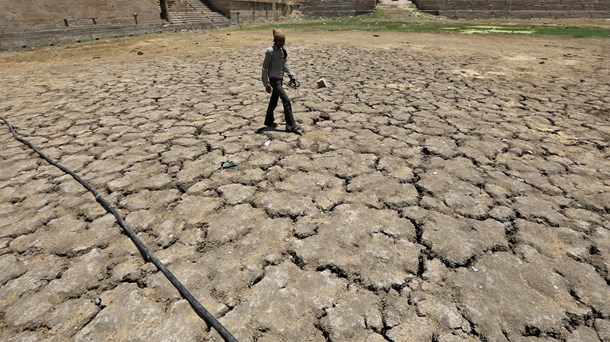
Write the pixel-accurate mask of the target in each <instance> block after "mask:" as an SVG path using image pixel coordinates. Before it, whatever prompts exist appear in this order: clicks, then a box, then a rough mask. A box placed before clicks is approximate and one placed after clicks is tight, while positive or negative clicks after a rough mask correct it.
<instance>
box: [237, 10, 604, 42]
mask: <svg viewBox="0 0 610 342" xmlns="http://www.w3.org/2000/svg"><path fill="white" fill-rule="evenodd" d="M276 27H283V28H287V29H291V30H295V31H308V30H322V31H373V32H380V31H394V32H432V33H434V32H456V33H465V34H519V35H550V36H563V37H574V38H587V37H591V38H610V29H609V28H603V27H589V26H586V27H585V26H583V27H580V26H561V25H514V24H501V23H498V24H489V23H486V24H478V23H469V22H462V21H457V20H450V19H443V20H440V19H438V18H436V17H433V16H430V15H427V14H420V13H419V12H417V11H413V10H391V11H388V10H377V11H375V12H373V13H370V14H366V15H360V16H351V17H336V18H323V19H319V18H318V19H306V20H302V21H277V22H273V23H269V22H267V23H252V24H247V25H244V26H242V28H241V29H243V30H253V29H257V30H258V29H271V28H276Z"/></svg>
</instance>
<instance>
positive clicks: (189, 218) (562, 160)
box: [0, 31, 610, 342]
mask: <svg viewBox="0 0 610 342" xmlns="http://www.w3.org/2000/svg"><path fill="white" fill-rule="evenodd" d="M288 37H289V39H288V46H287V47H288V49H289V53H290V54H289V58H290V61H291V63H292V68H293V69H294V70H295V72H296V73H297V75H298V76H299V79H300V82H301V84H302V87H301V88H300V90H299V94H298V95H299V96H297V93H296V92H294V91H290V95H291V96H292V97H293V98H294V104H293V108H294V110H295V116H296V118H297V120H298V121H299V122H300V123H301V125H302V127H303V128H304V134H303V135H296V134H289V133H286V132H283V131H282V130H281V129H279V130H264V129H261V126H262V122H263V116H264V111H265V108H266V102H267V100H268V94H266V93H265V92H264V89H263V87H262V85H261V84H260V81H259V70H260V65H261V62H262V56H263V51H264V49H265V47H266V46H267V45H268V44H269V43H270V41H271V39H270V33H269V32H264V33H261V32H254V33H253V32H249V33H240V32H234V33H232V34H231V35H226V33H225V32H222V31H216V32H213V33H206V34H174V35H169V36H159V37H156V38H153V37H147V38H145V39H140V40H136V39H132V40H120V41H117V42H114V43H113V42H109V43H101V42H100V43H99V44H91V45H88V46H83V47H80V48H75V47H65V48H52V49H44V50H40V51H36V52H34V53H29V52H22V53H10V54H9V53H6V54H3V55H0V74H1V75H2V77H1V78H0V96H1V97H2V99H3V101H2V104H1V107H0V108H1V109H2V113H1V114H2V116H4V117H6V118H7V119H8V120H9V121H10V122H11V123H12V124H13V125H14V126H15V127H16V129H17V132H18V133H19V134H20V135H21V136H23V137H25V138H27V139H29V140H30V141H31V142H32V143H34V144H36V145H37V146H39V147H40V148H41V149H42V150H43V151H44V152H45V153H47V154H48V155H49V156H51V157H53V158H55V159H56V160H58V161H59V162H61V163H62V164H63V165H65V166H67V167H69V168H70V169H72V170H73V171H75V172H77V173H78V174H80V175H82V177H83V178H84V179H85V180H86V181H87V182H89V183H90V184H92V185H93V186H94V187H95V188H96V189H97V190H98V191H99V192H100V193H101V194H102V195H103V196H105V198H106V199H107V200H108V201H110V203H112V205H114V206H115V207H116V208H118V210H119V211H120V213H121V214H122V215H123V217H124V218H125V219H126V222H127V224H128V225H129V226H130V227H132V228H133V229H134V230H135V231H136V232H137V234H138V235H139V236H140V237H141V238H142V239H143V240H144V241H145V242H146V243H147V245H148V246H149V248H150V249H151V250H153V251H154V252H155V254H156V255H157V256H158V257H159V258H160V259H161V260H162V261H163V262H164V263H165V264H166V265H167V266H168V267H169V268H170V270H172V272H174V274H175V275H176V276H177V277H178V279H179V280H180V281H182V282H183V283H184V284H185V285H186V286H187V288H189V290H190V291H191V292H192V293H193V295H194V296H195V297H196V298H197V299H198V300H199V301H200V302H201V303H202V304H203V305H204V306H205V307H206V308H207V309H208V310H210V311H211V312H212V313H213V314H214V315H215V316H216V317H218V318H219V320H220V321H221V322H222V323H223V325H224V326H225V327H226V328H227V329H228V330H229V331H231V332H232V333H233V334H234V335H235V336H236V337H237V338H238V340H239V341H431V340H434V341H441V342H450V341H528V342H535V341H555V340H557V341H610V300H608V299H609V298H610V286H609V281H610V278H609V274H608V270H609V265H610V214H609V210H610V155H609V153H610V150H609V142H610V122H609V121H608V120H609V119H608V113H609V108H610V105H609V102H608V101H609V98H608V94H609V93H610V85H609V84H608V80H609V79H610V74H609V71H608V68H607V67H605V64H604V62H605V61H607V56H608V52H609V51H608V44H607V41H606V40H595V39H590V40H586V41H585V40H572V39H544V38H520V37H519V38H514V37H493V38H487V37H473V36H460V35H417V34H390V33H381V34H376V35H375V36H373V34H371V33H362V32H351V33H349V32H348V33H324V34H320V33H300V34H294V33H291V32H289V35H288ZM481 47H485V48H486V49H481ZM321 77H324V78H326V79H327V80H328V83H329V87H328V88H324V89H317V88H316V87H315V81H316V80H318V79H319V78H321ZM280 107H281V106H280ZM277 117H278V122H279V123H280V124H281V123H282V121H283V120H282V115H281V109H280V108H278V110H277ZM281 127H282V126H281V125H280V128H281ZM0 145H1V146H2V149H1V150H0V213H1V217H2V220H1V221H0V269H2V272H1V273H0V340H2V341H7V342H16V341H66V340H70V341H126V340H142V341H170V340H172V341H198V340H203V339H209V340H212V341H218V340H219V337H218V335H217V334H216V333H215V332H213V331H212V332H210V331H209V330H208V328H207V327H206V325H205V324H204V323H203V321H202V320H200V319H199V318H198V317H197V316H196V315H195V313H194V312H193V311H192V310H191V308H190V307H189V305H188V304H187V303H186V302H185V301H184V300H183V299H181V298H180V296H179V295H178V292H177V291H176V290H175V289H174V288H173V287H172V286H171V285H170V283H169V282H168V281H167V280H166V279H165V278H164V276H163V275H162V274H161V273H160V272H159V271H157V270H156V268H155V267H154V266H153V265H152V264H150V263H146V262H145V261H144V260H143V259H142V258H141V256H140V254H139V253H138V251H137V249H136V248H135V247H134V245H133V244H132V243H131V242H130V240H129V239H128V238H127V237H126V236H125V235H123V234H121V231H120V229H119V227H118V226H117V225H116V223H115V221H114V218H113V217H112V216H111V215H109V214H108V213H106V212H105V211H104V210H103V208H101V207H100V206H99V205H98V204H97V203H96V201H95V199H94V198H93V196H92V195H91V194H90V193H88V192H86V191H85V189H84V188H83V187H81V186H80V185H79V184H78V183H76V182H75V181H74V180H73V179H72V178H71V177H69V176H67V175H65V174H63V173H62V172H61V171H60V170H58V169H56V168H54V167H52V166H50V165H48V164H47V163H46V162H45V161H43V160H42V159H40V158H38V157H37V156H36V155H35V154H34V153H33V152H32V151H31V150H29V149H28V148H26V147H25V146H24V145H22V144H20V143H19V142H17V141H15V140H14V139H13V138H12V137H11V135H10V134H9V131H8V129H7V127H6V126H5V125H0ZM227 161H232V162H234V163H235V164H236V167H228V168H223V165H227V164H224V162H227Z"/></svg>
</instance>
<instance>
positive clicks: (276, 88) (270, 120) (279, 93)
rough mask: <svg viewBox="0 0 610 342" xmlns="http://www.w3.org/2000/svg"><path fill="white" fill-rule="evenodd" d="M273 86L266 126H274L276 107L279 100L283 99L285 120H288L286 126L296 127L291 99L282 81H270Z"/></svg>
mask: <svg viewBox="0 0 610 342" xmlns="http://www.w3.org/2000/svg"><path fill="white" fill-rule="evenodd" d="M269 83H270V84H271V88H272V89H273V92H272V93H271V99H269V106H268V107H267V115H266V116H265V125H266V126H271V125H273V124H274V121H275V119H274V117H273V111H274V110H275V107H277V100H278V99H282V104H283V105H284V119H285V120H286V126H288V127H294V126H295V124H296V123H295V122H294V117H292V105H291V104H290V99H289V98H288V95H287V94H286V91H285V90H284V87H283V86H282V80H281V79H278V78H272V79H270V80H269Z"/></svg>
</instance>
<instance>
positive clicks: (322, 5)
mask: <svg viewBox="0 0 610 342" xmlns="http://www.w3.org/2000/svg"><path fill="white" fill-rule="evenodd" d="M298 4H299V10H300V11H301V12H303V14H305V15H308V16H321V17H330V16H346V15H356V14H364V13H370V12H373V11H374V10H375V7H376V5H377V0H298Z"/></svg>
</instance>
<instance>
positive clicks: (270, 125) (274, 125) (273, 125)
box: [265, 123, 277, 128]
mask: <svg viewBox="0 0 610 342" xmlns="http://www.w3.org/2000/svg"><path fill="white" fill-rule="evenodd" d="M265 126H267V127H270V128H276V127H277V124H276V123H272V124H269V125H267V124H265Z"/></svg>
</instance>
